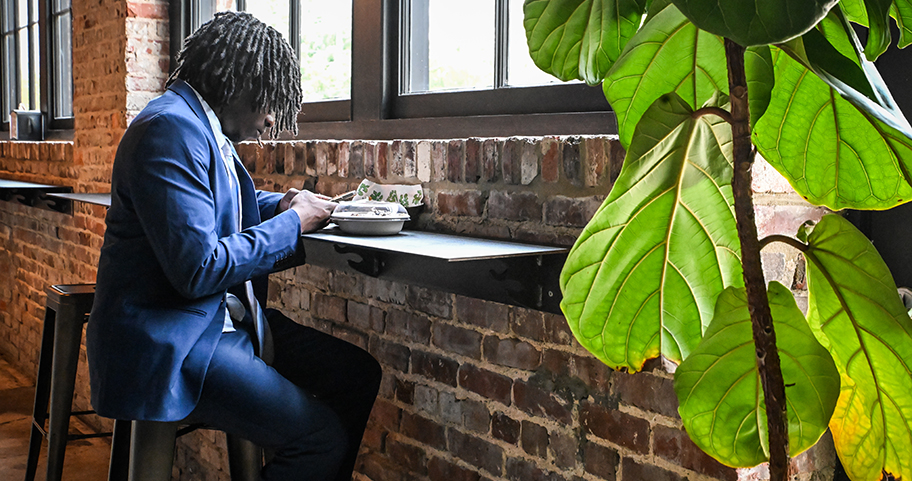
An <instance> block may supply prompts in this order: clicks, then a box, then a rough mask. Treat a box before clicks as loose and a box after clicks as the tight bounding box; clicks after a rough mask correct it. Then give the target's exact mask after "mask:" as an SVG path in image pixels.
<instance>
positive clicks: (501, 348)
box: [0, 0, 831, 481]
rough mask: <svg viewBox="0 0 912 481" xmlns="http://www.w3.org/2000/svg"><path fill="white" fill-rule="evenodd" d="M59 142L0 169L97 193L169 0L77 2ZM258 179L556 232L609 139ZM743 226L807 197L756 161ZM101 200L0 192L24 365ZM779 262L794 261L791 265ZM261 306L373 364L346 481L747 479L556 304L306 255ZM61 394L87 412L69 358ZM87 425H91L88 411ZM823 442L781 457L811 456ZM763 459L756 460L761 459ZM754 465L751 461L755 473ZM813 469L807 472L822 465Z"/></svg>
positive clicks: (209, 455) (2, 330)
mask: <svg viewBox="0 0 912 481" xmlns="http://www.w3.org/2000/svg"><path fill="white" fill-rule="evenodd" d="M73 14H74V75H75V102H74V110H75V112H76V122H75V123H76V128H75V133H74V140H73V142H0V176H2V177H6V178H14V179H18V180H25V181H33V182H42V183H52V184H61V185H68V186H72V187H73V188H74V190H75V191H77V192H106V191H108V190H109V189H110V169H111V164H112V161H113V157H114V152H115V150H116V146H117V143H118V141H119V139H120V137H121V136H122V134H123V131H124V129H125V128H126V126H127V125H128V123H129V121H130V120H131V119H132V118H133V116H135V114H136V113H137V112H138V111H139V110H140V109H141V108H142V107H143V106H144V105H145V104H146V102H148V100H149V99H151V98H152V97H153V96H155V95H157V94H158V93H160V92H161V91H162V89H163V86H164V81H165V78H166V75H167V74H166V72H167V69H168V60H167V55H168V49H169V45H168V43H167V41H166V38H167V25H168V23H167V2H165V1H163V0H148V1H139V0H130V1H127V0H93V1H91V2H88V1H84V0H75V1H74V4H73ZM238 150H239V152H240V154H241V156H242V159H243V161H244V163H245V165H246V166H247V168H248V169H249V170H250V172H251V173H252V175H253V177H254V180H255V182H256V184H257V186H258V187H260V188H262V189H266V190H275V191H284V190H286V189H288V188H291V187H294V188H302V187H303V186H305V185H306V186H308V187H311V188H313V189H314V190H316V191H317V192H321V193H325V194H330V195H334V194H339V193H342V192H345V191H348V190H351V189H353V188H355V186H357V184H358V183H359V182H360V180H361V179H363V178H365V177H367V178H370V179H373V180H375V181H381V182H387V183H392V182H396V183H398V182H407V183H417V182H421V183H422V184H424V186H425V190H426V194H427V197H426V202H427V205H426V206H425V207H424V208H423V210H421V211H420V215H419V216H418V218H417V219H416V221H415V223H414V224H415V225H414V227H415V228H419V229H426V230H433V231H439V232H449V233H459V234H465V235H473V236H483V237H492V238H501V239H511V240H519V241H526V242H534V243H543V244H549V245H560V246H569V245H571V244H572V243H573V241H574V240H575V239H576V236H577V235H578V234H579V232H580V230H581V229H582V227H583V226H584V225H585V223H586V222H587V221H588V219H589V218H590V217H591V216H592V215H593V213H594V212H595V210H596V209H597V208H598V207H599V205H600V203H601V202H602V201H603V200H604V198H605V196H606V195H607V193H608V192H609V191H610V188H611V186H612V184H613V182H614V180H615V179H616V177H617V175H618V173H619V171H620V167H621V163H622V160H623V155H624V153H623V150H622V149H621V147H620V145H619V143H618V142H617V141H616V140H615V139H613V138H605V137H544V138H496V139H491V138H477V139H476V138H473V139H450V140H400V141H392V142H381V141H369V140H352V141H343V142H339V141H307V142H268V143H266V144H265V145H264V146H263V147H259V146H257V145H256V144H253V143H245V144H242V145H241V146H240V147H239V149H238ZM754 190H755V192H756V193H757V198H756V200H757V203H758V207H757V218H758V222H759V223H760V231H761V233H772V232H777V233H785V234H793V233H794V229H795V227H797V225H798V224H800V222H802V221H803V220H804V219H805V217H806V216H808V215H810V216H812V217H819V215H820V214H821V213H822V212H823V211H822V210H820V209H815V208H811V207H809V206H807V204H805V203H804V202H803V201H802V200H801V199H800V198H799V197H798V196H796V195H795V194H794V193H792V192H791V189H790V188H789V187H788V185H787V183H784V181H783V180H782V179H781V177H779V176H778V174H776V173H775V171H773V170H772V169H770V168H769V167H768V166H765V165H764V164H760V165H758V166H757V167H756V168H755V183H754ZM104 214H105V212H104V209H103V208H101V207H95V206H88V205H84V204H76V207H75V210H74V213H73V215H67V214H60V213H56V212H53V211H49V210H44V209H39V208H35V207H27V206H24V205H21V204H19V203H17V202H0V242H2V251H0V269H3V270H2V272H6V273H9V274H6V275H4V276H2V277H0V321H2V322H0V353H2V354H3V355H4V356H5V357H7V358H10V359H11V360H12V361H13V362H14V363H15V364H17V365H18V366H19V367H20V368H22V369H23V371H24V372H26V373H27V374H30V373H34V372H35V368H36V362H37V356H38V343H39V337H40V329H41V321H42V319H43V316H44V289H45V288H46V287H47V286H49V285H51V284H55V283H78V282H92V281H93V280H94V276H95V265H96V263H97V258H98V252H99V249H100V246H101V242H102V236H103V231H104V223H103V222H104ZM763 256H764V257H763V260H764V264H765V267H766V270H767V275H768V277H770V278H771V279H778V280H783V281H785V283H786V284H787V285H791V286H792V287H793V288H795V289H797V291H798V292H799V293H800V292H802V290H803V289H804V288H805V286H804V279H803V275H802V273H803V270H802V264H801V262H800V258H798V257H797V256H796V253H795V252H793V251H790V250H788V249H787V248H784V247H772V248H768V250H766V251H764V253H763ZM796 273H797V274H796ZM270 304H271V306H273V307H277V308H280V309H282V310H283V311H285V312H286V313H287V314H289V315H290V316H291V317H293V318H297V319H299V320H300V321H301V322H302V323H304V324H307V325H312V326H315V327H317V328H319V329H321V330H323V331H326V332H330V333H332V334H334V335H336V336H339V337H341V338H344V339H346V340H349V341H350V342H353V343H355V344H357V345H360V346H362V347H364V348H365V349H368V350H369V351H370V352H372V353H373V354H374V355H375V356H376V357H377V358H378V359H379V360H380V361H381V363H382V364H383V366H384V372H385V378H384V383H383V386H382V390H381V395H380V399H378V401H377V404H376V406H375V409H374V412H373V415H372V418H371V421H370V425H369V429H368V432H367V433H366V435H365V440H364V449H363V455H362V457H361V458H360V461H359V467H358V469H359V474H358V478H359V479H362V480H364V479H372V480H375V481H382V480H403V481H404V480H411V479H429V480H440V479H447V480H448V481H450V480H456V481H459V480H473V481H474V480H488V479H491V480H493V479H524V480H525V479H530V480H539V479H541V480H554V481H557V480H596V479H607V480H623V481H631V480H683V479H689V480H692V481H694V480H706V479H723V480H727V479H738V478H739V477H740V479H753V478H754V477H756V476H757V475H758V474H757V471H756V470H753V471H750V472H748V471H742V472H740V473H739V472H736V471H735V470H732V469H729V468H725V467H723V466H721V465H719V464H718V463H716V462H715V461H713V460H711V459H710V458H708V457H707V456H705V455H704V454H703V453H702V452H700V451H699V450H698V449H697V448H696V447H695V446H694V445H693V444H692V443H691V442H690V441H689V439H688V438H687V436H686V434H685V433H684V432H683V431H682V429H681V422H680V419H679V418H678V416H677V402H676V400H675V397H674V393H673V391H672V389H671V383H672V376H671V374H669V373H667V372H666V371H665V370H664V369H663V368H662V366H660V365H659V364H658V363H654V364H653V365H651V366H650V367H649V369H646V371H645V372H643V373H639V374H636V375H629V374H625V373H618V372H613V371H611V370H610V369H607V368H606V367H605V366H604V365H603V364H601V363H600V362H599V361H597V360H595V359H594V358H593V357H592V356H591V355H590V354H588V353H587V352H586V351H585V350H584V349H582V348H581V347H580V346H579V344H577V343H576V341H575V340H573V339H572V336H571V335H570V332H569V330H568V329H567V326H566V322H565V320H564V318H563V317H562V316H560V315H554V314H549V313H543V312H540V311H534V310H529V309H524V308H519V307H511V306H506V305H502V304H497V303H492V302H485V301H480V300H477V299H471V298H467V297H462V296H457V295H454V294H452V293H447V292H440V291H435V290H428V289H424V288H421V287H416V286H409V285H405V284H401V283H393V282H388V281H382V280H378V279H375V278H371V277H368V276H364V275H360V274H353V273H349V272H340V271H333V270H327V269H324V268H321V267H316V266H312V265H306V266H301V267H298V268H295V269H293V270H290V271H286V272H282V273H279V274H276V275H274V276H273V277H272V280H271V289H270ZM77 384H78V387H77V393H76V405H77V407H78V408H80V409H85V408H88V394H89V393H88V383H87V375H86V372H85V362H84V353H83V362H82V363H81V367H80V373H79V374H78V379H77ZM100 424H104V423H103V422H102V423H100ZM826 449H827V447H826V446H824V447H823V448H821V449H820V450H815V451H821V452H824V453H823V454H820V453H812V454H811V455H809V456H805V457H804V458H802V459H801V460H799V461H796V466H800V470H801V473H800V474H799V479H810V476H818V475H820V473H819V472H818V471H820V470H824V471H825V469H826V466H828V465H827V464H826V459H827V457H826V456H827V454H826V452H831V450H830V451H826ZM225 451H226V448H225V442H224V436H223V435H222V434H221V433H218V432H213V431H200V432H196V433H192V434H190V435H188V436H185V437H183V438H181V440H180V441H179V444H178V451H177V457H176V462H175V465H174V471H173V472H174V478H175V479H180V480H190V479H227V478H228V475H227V464H226V455H225ZM761 471H762V470H761ZM760 475H762V473H761V474H760ZM822 476H825V474H824V475H822Z"/></svg>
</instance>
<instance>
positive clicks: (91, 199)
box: [48, 192, 111, 207]
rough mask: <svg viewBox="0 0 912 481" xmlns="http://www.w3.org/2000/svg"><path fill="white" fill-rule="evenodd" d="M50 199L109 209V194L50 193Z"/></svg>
mask: <svg viewBox="0 0 912 481" xmlns="http://www.w3.org/2000/svg"><path fill="white" fill-rule="evenodd" d="M48 197H50V198H52V199H59V200H63V201H70V202H83V203H86V204H95V205H103V206H105V207H111V194H109V193H104V194H88V193H82V192H68V193H52V194H48Z"/></svg>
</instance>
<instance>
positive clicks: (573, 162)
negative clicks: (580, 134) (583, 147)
mask: <svg viewBox="0 0 912 481" xmlns="http://www.w3.org/2000/svg"><path fill="white" fill-rule="evenodd" d="M561 157H562V164H563V167H564V176H565V177H566V178H567V180H569V181H570V183H571V184H573V185H575V186H577V187H581V186H582V185H583V179H582V165H581V163H580V139H579V138H576V137H571V138H568V139H567V140H566V141H565V142H564V146H563V149H562V152H561Z"/></svg>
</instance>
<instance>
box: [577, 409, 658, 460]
mask: <svg viewBox="0 0 912 481" xmlns="http://www.w3.org/2000/svg"><path fill="white" fill-rule="evenodd" d="M579 417H580V421H579V422H580V426H582V428H583V429H584V430H585V431H586V432H587V433H590V434H594V435H595V436H598V437H600V438H602V439H605V440H608V441H611V442H612V443H615V444H617V445H619V446H622V447H625V448H627V449H630V450H632V451H636V452H638V453H640V454H647V453H649V422H648V421H646V420H645V419H640V418H636V417H633V416H631V415H629V414H626V413H622V412H620V411H618V410H617V409H616V408H608V407H605V406H601V405H599V404H594V403H591V402H588V401H583V402H581V403H580V407H579Z"/></svg>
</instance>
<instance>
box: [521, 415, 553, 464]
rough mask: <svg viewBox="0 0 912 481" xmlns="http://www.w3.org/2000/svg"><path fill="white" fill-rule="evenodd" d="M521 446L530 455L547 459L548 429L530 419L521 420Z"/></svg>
mask: <svg viewBox="0 0 912 481" xmlns="http://www.w3.org/2000/svg"><path fill="white" fill-rule="evenodd" d="M521 439H522V448H523V451H525V452H526V453H528V454H529V455H531V456H535V457H539V458H542V459H548V429H547V428H545V427H544V426H539V425H538V424H535V423H533V422H530V421H523V422H522V438H521Z"/></svg>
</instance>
